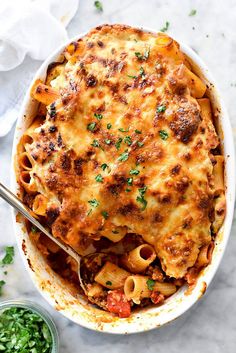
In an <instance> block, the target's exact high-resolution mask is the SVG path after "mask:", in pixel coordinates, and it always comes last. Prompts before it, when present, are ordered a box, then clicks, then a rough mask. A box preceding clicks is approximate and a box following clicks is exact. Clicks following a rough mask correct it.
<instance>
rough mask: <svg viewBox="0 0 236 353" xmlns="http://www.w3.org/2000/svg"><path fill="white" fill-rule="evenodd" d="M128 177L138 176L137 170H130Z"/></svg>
mask: <svg viewBox="0 0 236 353" xmlns="http://www.w3.org/2000/svg"><path fill="white" fill-rule="evenodd" d="M129 174H130V175H138V174H139V170H137V169H131V170H130V172H129Z"/></svg>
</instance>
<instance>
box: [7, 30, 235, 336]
mask: <svg viewBox="0 0 236 353" xmlns="http://www.w3.org/2000/svg"><path fill="white" fill-rule="evenodd" d="M131 27H132V28H137V29H141V30H143V31H145V32H151V33H155V34H157V33H159V31H155V30H154V29H150V28H148V27H134V26H131ZM90 30H91V29H89V30H88V31H87V32H84V33H82V34H78V35H76V36H74V37H73V38H71V39H69V40H68V41H67V42H66V43H65V44H64V45H62V46H60V47H59V48H58V49H56V50H55V51H54V52H53V53H52V54H51V55H50V56H49V57H48V58H47V59H46V60H45V61H44V62H43V63H42V64H41V66H40V67H39V69H38V70H37V72H36V73H35V75H34V77H33V79H32V81H31V84H30V86H29V89H28V91H27V92H26V95H25V98H24V101H23V103H22V106H21V110H20V113H19V116H18V119H17V124H16V128H15V134H14V140H13V149H12V166H11V187H12V190H13V191H14V192H17V190H18V187H17V186H18V183H17V178H16V172H15V162H14V160H15V154H16V147H17V144H18V142H19V136H20V134H19V131H18V130H20V129H21V128H22V125H23V118H24V115H25V113H26V110H27V109H28V108H27V107H28V105H30V101H31V98H30V90H31V87H32V85H33V83H34V82H35V80H36V79H38V78H42V77H44V75H45V72H46V70H47V68H48V65H49V64H50V63H52V62H53V61H55V60H56V58H58V57H59V56H60V54H61V53H62V52H63V50H64V48H65V47H66V46H67V45H68V44H69V43H71V42H73V41H76V40H78V39H80V38H82V37H83V36H85V35H87V34H88V33H89V31H90ZM171 38H173V37H172V36H171ZM173 39H175V38H173ZM177 42H178V43H179V44H180V49H181V51H183V53H185V54H186V55H187V56H188V57H189V58H190V59H191V60H192V61H193V63H194V64H196V66H197V67H198V68H199V70H200V72H201V73H202V74H203V76H204V77H205V78H206V79H207V81H208V82H210V83H211V84H212V85H213V87H214V94H213V96H214V97H215V98H216V100H217V105H219V107H220V110H221V113H220V116H221V118H220V127H221V129H222V131H223V134H224V136H223V137H222V138H221V143H222V144H223V145H224V156H225V165H226V167H225V170H226V182H225V184H226V199H227V210H226V217H225V220H224V224H223V226H222V228H221V231H220V232H222V236H221V240H220V241H219V244H220V245H219V246H220V250H219V252H218V253H217V254H216V255H215V257H214V261H213V260H212V263H211V264H210V265H208V266H207V269H208V270H207V271H205V272H204V274H203V275H201V276H200V277H199V279H198V281H197V285H196V287H195V288H194V290H193V291H192V293H191V294H189V295H188V296H187V295H185V296H186V297H185V300H184V303H182V301H181V302H180V303H177V306H176V307H175V308H174V309H172V311H171V312H170V311H167V312H166V313H165V310H160V313H159V312H158V311H159V309H160V308H161V307H157V306H156V307H151V308H148V309H146V311H145V315H144V318H145V317H146V320H148V322H141V323H140V322H138V321H142V320H139V318H140V317H139V316H138V315H137V313H136V314H135V315H132V320H127V319H119V320H118V321H119V322H121V323H119V324H118V325H116V324H115V325H113V324H114V323H113V322H111V323H109V322H108V323H106V324H104V325H98V324H95V322H93V321H92V320H91V321H90V320H89V318H86V319H83V318H82V316H81V317H77V318H75V317H73V315H72V312H71V313H70V314H69V311H70V309H69V308H68V309H67V310H59V311H60V312H61V313H62V314H63V315H64V316H65V317H67V318H68V319H70V320H72V321H73V322H75V323H77V324H79V325H81V326H83V327H86V328H89V329H92V330H95V331H100V332H106V333H116V334H131V333H138V332H144V331H148V330H151V329H154V328H156V327H161V326H163V325H164V324H167V323H169V322H171V321H173V320H175V319H176V318H178V317H179V316H181V315H182V314H183V313H184V312H186V311H187V310H188V309H190V308H191V307H192V306H193V305H194V304H195V303H196V302H197V300H198V299H200V297H201V296H202V295H203V294H204V292H205V289H206V287H208V286H209V284H210V283H211V281H212V279H213V277H214V276H215V273H216V271H217V269H218V267H219V265H220V263H221V260H222V257H223V254H224V251H225V249H226V245H227V243H228V239H229V235H230V231H231V226H232V220H233V213H234V201H235V183H234V180H235V179H236V175H235V174H236V171H235V153H234V143H233V134H232V128H231V124H230V120H229V116H228V114H227V111H226V108H225V104H224V101H223V99H222V96H221V95H220V94H219V90H218V86H217V84H216V82H215V80H214V78H213V77H212V74H211V73H210V71H209V69H208V67H207V65H206V64H205V63H204V62H203V60H202V59H201V58H200V57H199V56H198V54H196V53H195V52H194V51H193V49H191V48H190V47H189V46H188V45H186V44H184V43H182V42H181V41H177ZM31 105H32V104H31ZM229 164H230V166H229ZM13 222H14V233H15V235H16V240H17V245H18V247H19V249H20V253H21V255H22V258H23V262H24V264H25V267H26V268H27V271H28V272H29V274H30V277H31V279H32V281H33V284H34V285H35V287H36V288H37V290H38V291H39V293H40V294H41V295H42V296H43V297H44V298H45V299H46V300H47V302H49V303H50V305H52V306H53V307H55V300H54V298H52V295H49V293H47V292H46V291H45V290H43V289H42V288H40V286H39V283H37V280H36V277H35V276H34V275H33V271H31V270H30V268H29V264H28V261H27V259H26V256H25V255H24V252H23V251H22V249H21V248H22V244H21V242H20V237H19V236H18V234H20V233H19V232H21V233H22V237H23V236H27V232H26V231H24V230H23V229H20V227H19V225H18V224H17V222H16V212H14V211H13ZM218 237H219V235H217V238H218ZM201 285H202V286H201ZM181 291H182V289H181ZM171 298H172V299H173V296H172V297H170V300H172V299H171ZM190 299H191V300H190ZM173 300H174V301H176V300H175V299H173ZM163 306H165V304H164V305H163ZM84 310H85V309H84ZM155 311H156V315H152V313H153V312H155ZM149 312H150V313H151V315H150V319H149V316H148V315H147V314H148V313H149ZM139 313H140V314H139V315H140V316H142V314H143V312H142V311H141V312H140V311H139ZM154 314H155V313H154ZM159 314H161V315H159ZM164 314H166V315H164ZM163 316H164V318H163ZM128 319H129V318H128ZM116 321H117V320H116ZM130 321H131V322H130Z"/></svg>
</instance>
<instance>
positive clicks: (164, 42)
mask: <svg viewBox="0 0 236 353" xmlns="http://www.w3.org/2000/svg"><path fill="white" fill-rule="evenodd" d="M155 44H156V47H157V49H158V51H159V52H160V53H162V54H164V55H166V56H169V57H171V58H173V59H174V60H175V61H176V62H178V61H179V62H183V61H184V60H185V58H184V55H183V54H182V53H181V51H180V50H179V46H178V44H177V43H176V42H175V41H174V40H173V39H172V38H170V37H169V36H167V35H166V34H163V33H159V34H158V36H157V38H156V43H155Z"/></svg>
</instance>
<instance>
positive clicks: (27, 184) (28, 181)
mask: <svg viewBox="0 0 236 353" xmlns="http://www.w3.org/2000/svg"><path fill="white" fill-rule="evenodd" d="M20 183H21V185H22V186H23V187H24V189H25V190H26V191H27V192H28V193H33V192H35V191H36V190H37V186H36V183H35V180H34V179H33V178H32V177H31V175H30V172H29V171H26V170H25V171H22V172H21V173H20Z"/></svg>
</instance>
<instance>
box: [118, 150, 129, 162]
mask: <svg viewBox="0 0 236 353" xmlns="http://www.w3.org/2000/svg"><path fill="white" fill-rule="evenodd" d="M128 158H129V152H128V151H127V150H126V151H125V152H123V153H121V155H120V157H119V158H118V161H120V162H125V161H127V159H128Z"/></svg>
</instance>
